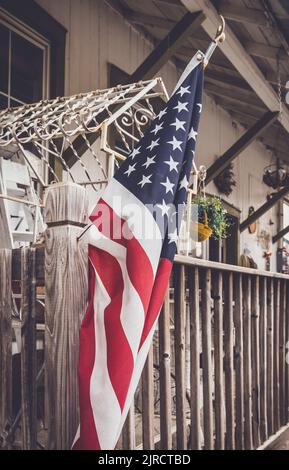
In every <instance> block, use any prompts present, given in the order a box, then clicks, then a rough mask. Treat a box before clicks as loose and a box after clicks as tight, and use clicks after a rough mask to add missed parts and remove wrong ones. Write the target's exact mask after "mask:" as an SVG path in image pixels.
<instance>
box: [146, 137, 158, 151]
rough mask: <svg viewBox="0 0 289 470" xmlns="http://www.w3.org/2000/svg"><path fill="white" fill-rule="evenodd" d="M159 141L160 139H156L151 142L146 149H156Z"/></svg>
mask: <svg viewBox="0 0 289 470" xmlns="http://www.w3.org/2000/svg"><path fill="white" fill-rule="evenodd" d="M159 140H160V138H158V139H157V140H152V141H151V143H150V145H149V146H148V147H147V149H150V150H152V149H153V148H154V147H157V146H158V145H160V144H159Z"/></svg>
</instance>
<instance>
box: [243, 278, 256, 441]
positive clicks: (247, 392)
mask: <svg viewBox="0 0 289 470" xmlns="http://www.w3.org/2000/svg"><path fill="white" fill-rule="evenodd" d="M242 290H243V306H244V307H243V308H244V316H243V338H244V339H243V343H244V445H245V449H248V450H250V449H252V448H253V438H252V400H251V393H252V375H251V366H252V363H251V278H250V276H248V275H243V285H242Z"/></svg>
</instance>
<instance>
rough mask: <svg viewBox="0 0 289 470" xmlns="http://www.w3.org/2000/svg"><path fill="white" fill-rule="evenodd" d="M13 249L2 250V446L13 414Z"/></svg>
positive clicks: (0, 314)
mask: <svg viewBox="0 0 289 470" xmlns="http://www.w3.org/2000/svg"><path fill="white" fill-rule="evenodd" d="M11 279H12V251H11V250H0V447H1V446H2V445H3V444H4V445H5V443H3V442H1V441H2V439H1V435H2V438H3V439H4V440H5V437H6V432H7V430H8V428H9V425H10V424H11V423H10V419H11V414H12V319H11V312H12V305H11V300H12V287H11Z"/></svg>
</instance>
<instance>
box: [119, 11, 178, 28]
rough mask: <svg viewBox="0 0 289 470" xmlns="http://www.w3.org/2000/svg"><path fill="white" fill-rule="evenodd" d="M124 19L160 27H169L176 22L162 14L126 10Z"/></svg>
mask: <svg viewBox="0 0 289 470" xmlns="http://www.w3.org/2000/svg"><path fill="white" fill-rule="evenodd" d="M125 19H126V20H127V21H129V22H130V23H134V24H140V25H148V26H156V27H158V28H161V29H170V28H172V27H173V26H174V25H175V24H176V23H175V21H172V20H169V19H168V18H165V17H163V16H153V15H144V14H143V13H137V12H135V11H129V12H127V13H126V14H125Z"/></svg>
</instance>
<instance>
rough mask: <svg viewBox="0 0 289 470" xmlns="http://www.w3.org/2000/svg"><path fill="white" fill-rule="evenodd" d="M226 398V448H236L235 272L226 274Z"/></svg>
mask: <svg viewBox="0 0 289 470" xmlns="http://www.w3.org/2000/svg"><path fill="white" fill-rule="evenodd" d="M224 287H225V293H224V295H225V318H226V321H225V325H224V349H225V358H224V364H225V400H226V448H228V449H235V428H234V426H235V413H234V393H235V388H234V356H233V355H234V321H233V273H226V274H225V281H224Z"/></svg>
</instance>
